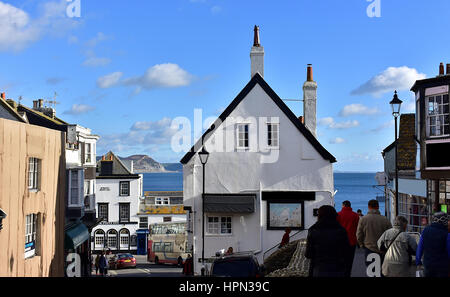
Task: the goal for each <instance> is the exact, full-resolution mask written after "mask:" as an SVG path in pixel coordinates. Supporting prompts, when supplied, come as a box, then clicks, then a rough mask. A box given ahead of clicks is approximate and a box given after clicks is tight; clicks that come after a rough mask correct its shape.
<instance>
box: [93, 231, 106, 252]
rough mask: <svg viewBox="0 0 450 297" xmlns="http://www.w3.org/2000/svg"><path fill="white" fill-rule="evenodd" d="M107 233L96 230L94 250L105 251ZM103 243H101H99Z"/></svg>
mask: <svg viewBox="0 0 450 297" xmlns="http://www.w3.org/2000/svg"><path fill="white" fill-rule="evenodd" d="M105 234H106V233H105V231H103V230H96V231H95V233H94V249H103V248H104V247H105ZM100 241H101V243H99V242H100Z"/></svg>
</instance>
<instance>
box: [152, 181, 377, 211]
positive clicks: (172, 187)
mask: <svg viewBox="0 0 450 297" xmlns="http://www.w3.org/2000/svg"><path fill="white" fill-rule="evenodd" d="M375 174H376V173H375V172H374V173H345V172H336V173H334V188H335V190H337V193H336V195H335V197H334V199H335V206H336V210H337V211H340V210H341V205H342V202H343V201H345V200H348V201H350V202H351V204H352V208H353V211H356V210H357V209H361V210H362V212H363V214H366V213H367V202H368V201H369V200H371V199H375V198H376V196H377V195H383V192H382V190H381V189H380V188H379V187H375V185H377V181H376V180H375ZM182 190H183V173H182V172H170V173H144V191H182ZM380 212H381V214H384V202H380Z"/></svg>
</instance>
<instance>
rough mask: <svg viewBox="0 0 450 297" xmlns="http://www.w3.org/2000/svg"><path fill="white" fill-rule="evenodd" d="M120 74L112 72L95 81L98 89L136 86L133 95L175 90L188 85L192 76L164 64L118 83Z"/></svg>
mask: <svg viewBox="0 0 450 297" xmlns="http://www.w3.org/2000/svg"><path fill="white" fill-rule="evenodd" d="M122 74H123V73H122V72H114V73H111V74H108V75H105V76H103V77H100V78H99V79H98V80H97V86H98V87H100V88H110V87H114V86H117V85H127V86H136V89H135V91H134V94H137V93H139V92H140V91H141V90H142V89H147V90H150V89H154V88H176V87H183V86H187V85H189V84H190V83H191V82H192V80H193V79H194V76H193V75H191V74H190V73H188V72H187V71H186V70H184V69H182V68H181V67H180V66H178V65H177V64H172V63H166V64H158V65H154V66H152V67H150V68H148V69H147V71H146V72H145V73H144V74H143V75H142V76H137V77H132V78H128V79H124V80H122V81H120V78H121V77H122Z"/></svg>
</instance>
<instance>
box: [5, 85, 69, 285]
mask: <svg viewBox="0 0 450 297" xmlns="http://www.w3.org/2000/svg"><path fill="white" fill-rule="evenodd" d="M64 147H65V134H64V133H63V132H61V131H56V130H52V129H48V128H44V127H39V126H36V125H31V124H30V123H29V121H28V119H27V117H26V115H25V114H24V113H23V112H19V111H18V110H17V103H15V102H14V100H11V99H5V94H4V93H2V94H1V97H0V189H1V191H0V220H1V222H0V223H1V225H2V227H1V228H0V251H1V252H0V276H2V277H5V276H7V277H11V276H19V277H24V276H32V277H45V276H64V254H63V248H64V196H65V177H66V175H65V173H66V172H65V149H64Z"/></svg>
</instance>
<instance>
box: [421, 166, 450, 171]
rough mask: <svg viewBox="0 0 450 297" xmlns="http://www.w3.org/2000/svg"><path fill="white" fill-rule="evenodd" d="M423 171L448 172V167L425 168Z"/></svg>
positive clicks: (449, 168)
mask: <svg viewBox="0 0 450 297" xmlns="http://www.w3.org/2000/svg"><path fill="white" fill-rule="evenodd" d="M425 170H450V167H449V166H447V167H425Z"/></svg>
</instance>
